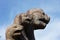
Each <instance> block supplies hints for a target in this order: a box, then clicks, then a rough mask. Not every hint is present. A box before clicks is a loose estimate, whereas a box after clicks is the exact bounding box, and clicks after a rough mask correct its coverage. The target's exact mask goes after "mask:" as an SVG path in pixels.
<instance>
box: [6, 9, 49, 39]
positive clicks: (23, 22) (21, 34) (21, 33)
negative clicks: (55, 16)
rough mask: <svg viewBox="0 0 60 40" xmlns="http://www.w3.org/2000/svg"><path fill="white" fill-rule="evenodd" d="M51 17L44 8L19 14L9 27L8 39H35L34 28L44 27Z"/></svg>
mask: <svg viewBox="0 0 60 40" xmlns="http://www.w3.org/2000/svg"><path fill="white" fill-rule="evenodd" d="M49 21H50V17H49V16H48V15H47V14H45V13H44V12H43V10H42V9H37V8H35V9H31V10H28V11H27V12H26V13H22V14H18V15H17V16H16V17H15V19H14V22H13V24H12V25H11V26H10V27H8V28H7V31H6V40H35V37H34V30H37V29H44V28H45V27H46V25H47V24H48V23H49Z"/></svg>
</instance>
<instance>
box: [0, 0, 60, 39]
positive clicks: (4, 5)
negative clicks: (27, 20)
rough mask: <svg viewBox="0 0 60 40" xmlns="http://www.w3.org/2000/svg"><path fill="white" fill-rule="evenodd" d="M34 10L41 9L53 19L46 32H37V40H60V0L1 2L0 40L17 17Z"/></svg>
mask: <svg viewBox="0 0 60 40" xmlns="http://www.w3.org/2000/svg"><path fill="white" fill-rule="evenodd" d="M32 8H41V9H43V10H44V12H45V13H46V14H48V15H49V16H50V18H51V20H50V23H49V24H48V25H47V26H46V28H45V29H44V30H41V29H39V30H35V31H34V34H35V38H36V40H60V31H59V30H60V0H0V36H1V37H0V40H5V31H6V28H7V27H8V26H9V25H11V24H12V23H13V20H14V18H15V16H16V15H17V14H19V13H22V12H26V11H27V10H29V9H32Z"/></svg>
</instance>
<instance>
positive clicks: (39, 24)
mask: <svg viewBox="0 0 60 40" xmlns="http://www.w3.org/2000/svg"><path fill="white" fill-rule="evenodd" d="M27 14H28V15H29V16H30V18H32V23H33V28H34V29H44V28H45V27H46V25H47V24H48V23H49V21H50V17H49V16H48V15H47V14H45V13H44V11H43V10H42V9H38V8H35V9H31V10H28V11H27Z"/></svg>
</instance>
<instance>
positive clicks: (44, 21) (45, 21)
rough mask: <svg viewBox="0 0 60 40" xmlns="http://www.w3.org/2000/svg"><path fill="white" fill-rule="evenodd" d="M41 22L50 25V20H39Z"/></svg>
mask: <svg viewBox="0 0 60 40" xmlns="http://www.w3.org/2000/svg"><path fill="white" fill-rule="evenodd" d="M39 20H40V21H42V22H43V23H46V24H48V22H49V20H45V19H39Z"/></svg>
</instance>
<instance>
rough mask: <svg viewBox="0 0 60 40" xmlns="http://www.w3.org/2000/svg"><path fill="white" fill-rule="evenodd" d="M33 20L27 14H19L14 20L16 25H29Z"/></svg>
mask: <svg viewBox="0 0 60 40" xmlns="http://www.w3.org/2000/svg"><path fill="white" fill-rule="evenodd" d="M30 21H31V18H30V17H29V16H28V15H27V14H26V13H21V14H18V15H17V16H16V17H15V19H14V24H19V25H21V24H29V23H30Z"/></svg>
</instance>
